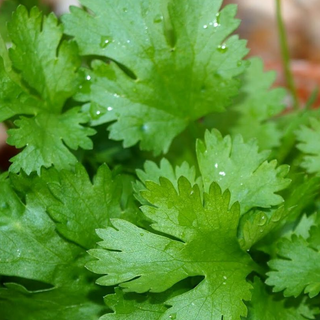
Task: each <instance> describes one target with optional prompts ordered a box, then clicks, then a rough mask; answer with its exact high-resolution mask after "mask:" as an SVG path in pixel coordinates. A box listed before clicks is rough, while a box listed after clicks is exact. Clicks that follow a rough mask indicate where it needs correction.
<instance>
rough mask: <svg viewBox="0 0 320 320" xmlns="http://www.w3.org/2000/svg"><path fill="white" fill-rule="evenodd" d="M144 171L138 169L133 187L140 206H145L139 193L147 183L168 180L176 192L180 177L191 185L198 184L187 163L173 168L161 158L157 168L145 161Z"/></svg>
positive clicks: (193, 169) (194, 172) (191, 168)
mask: <svg viewBox="0 0 320 320" xmlns="http://www.w3.org/2000/svg"><path fill="white" fill-rule="evenodd" d="M143 169H144V170H141V169H138V170H137V176H138V178H139V180H140V181H139V180H137V181H136V183H135V185H134V190H135V196H136V198H137V199H138V200H139V202H140V203H141V204H146V200H145V199H144V198H143V196H142V195H141V191H143V190H145V184H146V182H147V181H153V182H157V183H158V182H159V179H160V178H161V177H162V178H166V179H168V180H169V181H170V182H171V183H172V184H173V185H174V186H175V188H176V190H178V184H177V183H178V179H179V178H180V177H182V176H183V177H186V178H187V179H188V180H189V181H190V182H191V185H194V184H195V183H196V182H200V181H199V180H200V179H199V178H198V179H196V171H195V168H194V167H190V166H189V165H188V163H187V162H184V163H182V165H181V166H176V167H175V168H173V166H172V165H171V163H170V162H169V161H168V160H167V159H165V158H163V159H161V161H160V165H159V166H157V165H156V163H154V162H152V161H146V162H145V164H144V168H143Z"/></svg>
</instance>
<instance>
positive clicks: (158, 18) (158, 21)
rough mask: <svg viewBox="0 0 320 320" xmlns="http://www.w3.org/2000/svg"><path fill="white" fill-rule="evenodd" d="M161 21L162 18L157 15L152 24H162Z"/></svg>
mask: <svg viewBox="0 0 320 320" xmlns="http://www.w3.org/2000/svg"><path fill="white" fill-rule="evenodd" d="M162 20H163V16H162V15H161V14H157V15H156V16H155V17H154V19H153V22H154V23H160V22H162Z"/></svg>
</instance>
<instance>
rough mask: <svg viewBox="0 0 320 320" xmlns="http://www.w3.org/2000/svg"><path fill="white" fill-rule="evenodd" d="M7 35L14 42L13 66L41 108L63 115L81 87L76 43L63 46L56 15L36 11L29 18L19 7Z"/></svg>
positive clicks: (34, 8) (60, 27) (64, 42)
mask: <svg viewBox="0 0 320 320" xmlns="http://www.w3.org/2000/svg"><path fill="white" fill-rule="evenodd" d="M21 26H24V27H23V28H21ZM8 31H9V35H10V38H11V40H12V42H13V47H12V48H11V49H10V51H9V55H10V58H11V61H12V64H13V66H14V67H15V68H16V69H17V70H19V71H20V72H21V76H22V78H23V80H24V81H26V83H27V84H28V86H30V87H31V88H32V89H33V90H35V95H36V96H37V97H38V98H40V99H41V100H42V101H43V102H44V103H43V105H42V106H41V107H42V108H44V109H47V110H49V111H53V112H55V113H57V112H60V111H61V110H62V107H63V104H64V103H65V101H66V100H67V99H68V98H69V97H70V96H72V95H73V94H74V93H75V90H76V88H77V87H78V85H79V79H78V75H77V73H76V71H77V69H78V68H79V66H80V59H79V57H78V55H77V48H76V45H75V43H72V42H66V41H63V42H61V38H62V33H63V29H62V25H58V21H57V18H56V17H55V16H54V14H50V15H49V16H43V15H42V13H41V12H40V11H39V9H38V8H37V7H33V8H32V9H31V11H30V14H28V11H27V9H26V8H25V7H24V6H19V7H18V8H17V10H16V12H15V13H14V14H13V16H12V20H11V21H10V23H9V24H8Z"/></svg>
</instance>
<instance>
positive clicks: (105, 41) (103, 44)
mask: <svg viewBox="0 0 320 320" xmlns="http://www.w3.org/2000/svg"><path fill="white" fill-rule="evenodd" d="M112 41H113V38H112V37H111V36H102V37H101V39H100V47H101V48H103V49H104V48H106V47H107V46H108V45H109V44H110V43H111V42H112Z"/></svg>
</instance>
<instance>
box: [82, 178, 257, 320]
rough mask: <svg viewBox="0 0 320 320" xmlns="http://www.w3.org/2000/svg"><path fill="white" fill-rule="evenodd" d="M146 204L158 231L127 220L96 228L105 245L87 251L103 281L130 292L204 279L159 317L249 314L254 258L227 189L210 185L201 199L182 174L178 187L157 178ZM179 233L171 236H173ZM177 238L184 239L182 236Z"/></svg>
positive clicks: (150, 186) (91, 266) (228, 317)
mask: <svg viewBox="0 0 320 320" xmlns="http://www.w3.org/2000/svg"><path fill="white" fill-rule="evenodd" d="M146 185H147V189H148V190H147V191H145V192H143V196H144V197H145V199H146V200H147V201H148V202H149V203H150V204H151V205H146V206H143V207H142V210H143V212H144V214H145V215H146V216H147V217H148V218H149V219H152V220H153V224H152V225H151V227H152V228H153V229H154V230H157V231H158V232H161V235H159V234H156V233H154V232H150V231H146V230H144V229H141V228H138V227H136V226H135V225H133V224H131V223H129V222H126V221H123V220H118V219H116V220H113V222H112V224H113V226H114V227H108V228H107V229H100V230H98V234H99V236H100V237H101V238H102V239H103V241H102V242H100V243H99V245H100V247H101V248H100V249H93V250H90V252H89V253H90V254H91V255H92V256H93V257H95V258H96V259H97V260H94V261H92V262H90V263H89V264H88V265H87V267H88V268H89V269H90V270H92V271H93V272H95V273H98V274H106V275H105V276H103V277H101V278H100V279H98V283H99V284H101V285H108V286H110V285H115V284H118V283H120V286H121V287H123V288H125V289H126V290H128V291H135V292H138V293H141V292H146V291H150V292H162V291H165V290H167V289H168V288H170V287H171V286H173V285H174V284H175V283H177V282H179V281H180V280H182V279H185V278H188V277H194V276H203V277H204V279H203V280H202V281H201V282H200V283H199V284H198V285H197V286H196V287H195V288H194V289H191V290H189V291H187V292H186V293H184V294H181V295H177V296H176V297H174V298H171V299H169V300H168V301H167V302H166V304H168V305H170V306H171V307H170V308H169V309H168V311H166V312H165V313H164V314H163V316H162V318H161V319H168V318H169V317H170V316H171V318H173V316H176V318H177V319H189V320H193V319H199V318H200V319H204V320H207V319H210V320H211V319H212V320H213V319H220V318H221V317H222V316H223V318H224V319H226V320H231V319H237V318H239V317H240V316H241V315H242V316H245V315H246V307H245V305H244V303H243V300H248V299H250V290H249V289H250V285H249V284H248V283H247V282H246V276H247V275H248V274H249V273H250V271H251V270H252V261H251V259H250V256H249V255H248V254H247V253H245V252H243V251H242V250H241V249H240V246H239V243H238V240H237V228H238V223H239V216H240V212H239V206H238V205H237V204H234V205H233V206H232V207H231V208H229V201H230V194H229V193H228V192H225V193H224V194H222V193H221V190H220V188H219V187H218V186H217V185H216V184H213V185H212V186H211V188H210V190H209V193H208V194H207V193H205V194H203V195H202V196H203V199H204V201H202V199H201V195H200V191H199V188H198V187H197V185H195V186H194V187H192V186H191V185H190V182H189V181H188V180H187V179H186V178H184V177H181V178H180V179H179V181H178V190H179V191H178V192H177V190H176V189H175V187H174V186H173V184H172V183H171V182H170V181H169V180H167V179H165V178H161V179H160V185H158V184H155V183H152V182H149V183H147V184H146ZM172 237H174V239H172ZM178 239H179V240H180V241H179V240H178Z"/></svg>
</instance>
